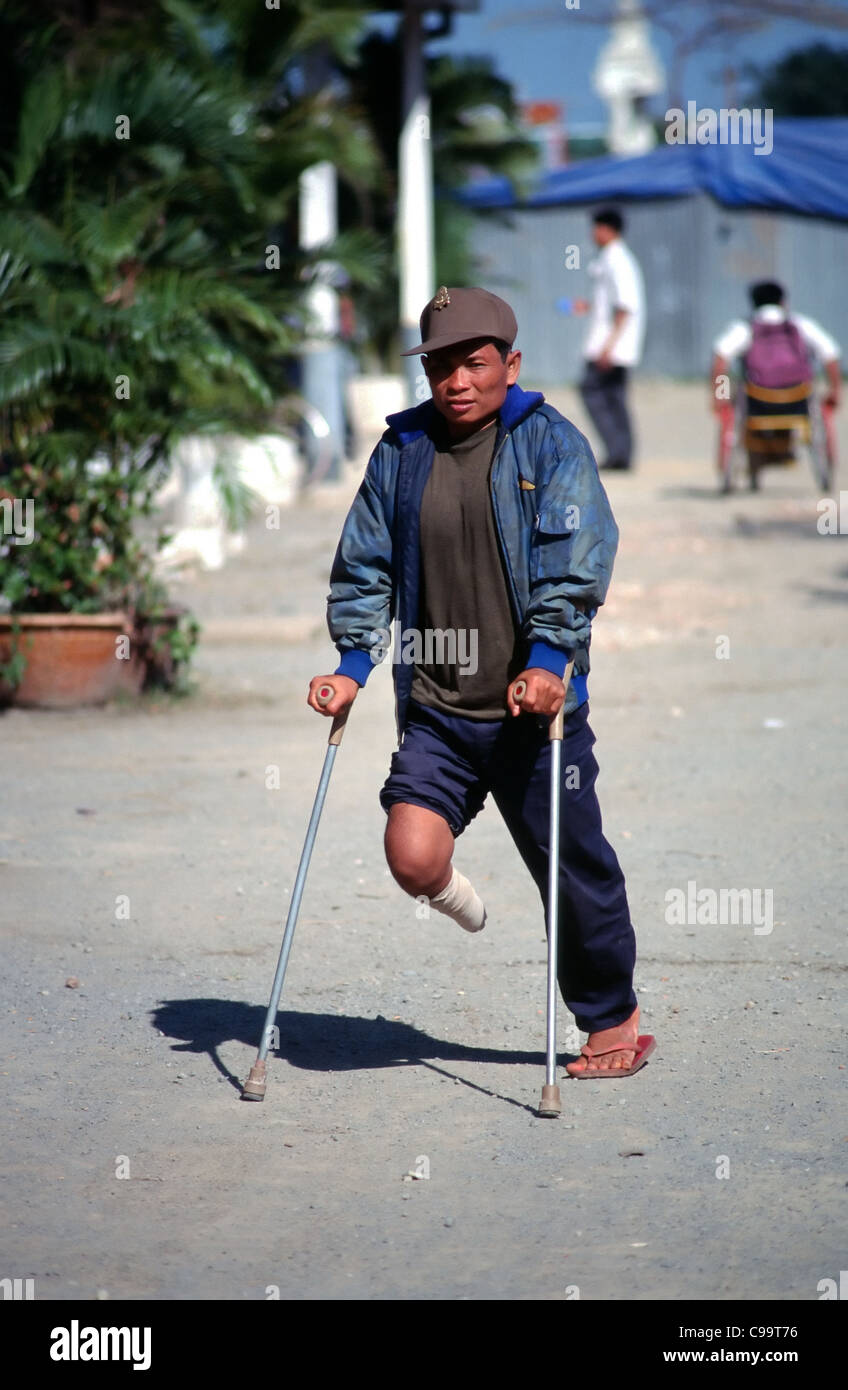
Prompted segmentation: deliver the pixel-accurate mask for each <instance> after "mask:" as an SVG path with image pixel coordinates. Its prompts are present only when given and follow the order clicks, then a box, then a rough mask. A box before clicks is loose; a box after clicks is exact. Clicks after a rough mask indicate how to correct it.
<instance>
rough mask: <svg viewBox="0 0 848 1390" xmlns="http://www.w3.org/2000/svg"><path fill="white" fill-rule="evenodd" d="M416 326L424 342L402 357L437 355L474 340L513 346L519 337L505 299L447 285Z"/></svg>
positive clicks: (487, 293)
mask: <svg viewBox="0 0 848 1390" xmlns="http://www.w3.org/2000/svg"><path fill="white" fill-rule="evenodd" d="M419 323H420V325H421V337H422V340H423V341H422V342H420V343H419V344H418V346H417V347H414V348H407V350H406V352H402V353H401V357H414V356H415V355H416V353H420V352H438V351H439V349H440V348H447V347H453V345H454V343H468V342H471V340H472V339H473V338H498V339H499V340H500V341H501V342H504V343H507V344H508V346H509V347H512V345H513V343H514V342H515V339H516V336H517V334H518V324H517V323H516V321H515V314H514V313H513V312H512V310H511V309H510V307H509V305H508V304H507V302H506V300H504V299H499V298H498V296H497V295H496V294H490V293H489V291H488V290H480V289H466V290H450V289H448V287H447V286H446V285H441V286H440V287H439V289H438V291H437V292H436V294H434V296H433V298H432V299H431V300H430V302H429V304H427V305H425V308H424V312H423V313H422V315H421V318H420V320H419Z"/></svg>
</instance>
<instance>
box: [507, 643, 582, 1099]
mask: <svg viewBox="0 0 848 1390" xmlns="http://www.w3.org/2000/svg"><path fill="white" fill-rule="evenodd" d="M573 670H574V662H573V660H572V661H569V663H568V665H567V666H566V668H565V674H564V675H563V678H562V681H563V685H564V686H565V691H566V697H567V695H568V684H569V681H570V680H571V673H572V671H573ZM526 693H527V682H526V681H524V680H520V681H516V683H515V688H514V690H513V695H514V698H515V702H516V704H519V705H520V704H521V701H522V700H523V698H524V696H525V695H526ZM564 709H565V702H563V705H562V709H560V711H559V714H555V715H554V716H553V718H552V719H551V721H550V724H549V725H548V738H549V739H550V742H551V802H550V829H549V834H548V1019H547V1052H546V1056H545V1084H544V1086H543V1087H542V1098H541V1100H540V1101H539V1109H538V1112H537V1113H538V1114H539V1116H540V1117H541V1118H542V1119H546V1120H553V1119H556V1118H557V1116H558V1115H560V1114H561V1113H562V1101H561V1099H560V1094H559V1086H558V1085H557V1079H556V1060H557V1048H556V1006H557V944H558V943H557V934H558V930H559V794H560V766H561V762H562V756H561V755H562V734H563V723H564V715H563V710H564Z"/></svg>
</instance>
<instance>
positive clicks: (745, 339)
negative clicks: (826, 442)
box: [712, 280, 842, 415]
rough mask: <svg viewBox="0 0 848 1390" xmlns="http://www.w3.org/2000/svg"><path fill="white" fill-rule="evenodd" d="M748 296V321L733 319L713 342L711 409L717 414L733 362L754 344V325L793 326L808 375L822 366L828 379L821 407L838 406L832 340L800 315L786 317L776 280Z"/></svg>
mask: <svg viewBox="0 0 848 1390" xmlns="http://www.w3.org/2000/svg"><path fill="white" fill-rule="evenodd" d="M749 294H750V296H751V304H752V306H753V313H752V315H751V318H750V319H736V320H735V321H734V322H733V323H731V324H730V326H729V327H728V328H726V329H725V331H724V332H723V333H721V334H719V336H718V337H717V338H716V340H715V342H714V343H713V366H712V381H713V410H714V412H715V414H717V415H720V414H721V412H722V409H723V407H724V405H725V402H726V399H727V392H726V390H724V391H723V390H721V389H720V388H721V386H722V384H723V383H724V382H726V380H727V376H728V373H729V370H730V368H731V367H732V365H733V363H734V362H736V361H737V360H740V359H742V360H744V358H745V357H746V356H747V355H748V353H749V352H750V351H751V347H752V346H753V343H754V336H755V334H754V330H755V325H757V324H779V323H780V324H783V323H790V324H794V326H795V328H796V329H797V330H798V334H799V335H800V338H801V342H802V343H803V345H804V348H805V349H806V351H807V354H808V357H809V368H810V376H811V377H812V376H813V375H814V374H815V372H816V371H817V370H818V369H819V368H820V367H823V368H824V370H825V373H826V375H827V379H828V387H829V390H828V394H827V395H826V396H825V398H824V404H825V405H828V406H831V407H832V408H833V409H834V410H835V409H837V408H838V406H839V398H840V393H841V386H842V378H841V371H840V367H839V358H840V355H841V354H840V348H839V344H838V343H837V341H836V339H835V338H832V337H831V336H830V334H829V333H826V332H825V330H824V329H823V328H822V327H821V325H820V324H818V323H816V321H815V319H808V318H807V317H806V316H805V315H803V314H790V313H788V312H787V310H786V309H785V308H784V300H785V298H786V292H785V290H784V288H783V286H782V285H780V284H778V283H777V281H776V280H761V281H759V283H758V284H756V285H752V286H751V288H750V290H749Z"/></svg>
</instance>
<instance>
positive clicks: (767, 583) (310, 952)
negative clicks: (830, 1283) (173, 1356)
mask: <svg viewBox="0 0 848 1390" xmlns="http://www.w3.org/2000/svg"><path fill="white" fill-rule="evenodd" d="M554 399H555V403H556V404H559V405H560V406H561V408H563V409H565V410H566V413H573V418H575V419H576V420H577V421H578V422H580V421H581V419H582V417H581V415H580V414H579V411H578V410H577V409H576V407H574V406H573V402H572V398H571V397H570V396H569V395H568V394H567V393H563V394H562V397H561V398H559V397H555V398H554ZM638 409H639V419H640V433H641V439H642V466H641V468H640V470H639V472H638V473H637V474H636V475H635V476H633V477H614V478H613V480H612V482H611V483H610V485H609V494H610V498H611V501H612V504H613V507H614V510H615V513H616V517H617V520H618V522H619V525H620V528H621V545H620V551H619V557H618V561H617V565H616V571H615V576H614V579H613V585H612V591H611V595H610V599H609V602H608V604H607V605H606V606H605V608H604V609H603V610H602V612H601V614H600V615H599V617H598V619H597V621H596V626H595V636H594V640H593V648H592V653H593V670H592V675H591V677H590V701H591V722H592V725H593V727H594V730H595V733H596V736H597V740H598V741H597V746H596V753H597V756H598V759H599V762H600V766H601V777H600V781H599V793H600V797H601V804H602V807H603V810H604V816H605V826H606V830H607V833H608V835H609V837H610V839H611V840H612V842H613V844H614V845H615V846H616V848H617V850H618V853H619V856H620V859H621V861H622V865H623V867H624V869H625V872H626V875H627V880H628V889H629V895H630V901H631V909H632V913H633V918H634V922H635V923H636V927H637V936H638V941H639V948H640V958H639V963H638V967H637V976H636V979H637V986H638V991H639V995H640V1000H641V1004H642V1010H643V1020H644V1024H645V1027H646V1031H650V1032H653V1033H655V1034H656V1036H657V1038H658V1042H659V1050H658V1054H657V1056H656V1057H655V1058H654V1059H652V1061H651V1063H650V1064H649V1066H648V1067H647V1068H646V1069H645V1070H644V1071H643V1072H642V1073H641V1074H640V1075H638V1076H637V1077H634V1078H632V1079H629V1080H624V1081H618V1082H594V1083H591V1084H588V1083H576V1082H568V1081H567V1079H566V1078H565V1077H563V1081H564V1084H563V1088H562V1090H563V1102H564V1114H563V1118H562V1119H561V1120H560V1121H559V1122H542V1121H539V1120H538V1119H537V1118H535V1115H534V1113H533V1108H534V1106H535V1103H536V1101H537V1099H538V1092H539V1087H540V1085H541V1081H542V1079H543V1074H542V1066H543V1057H542V1053H543V1047H544V981H545V964H544V960H545V948H544V926H543V920H542V912H541V906H540V904H539V901H538V898H537V896H536V894H535V889H534V888H533V885H532V883H531V882H530V880H529V878H528V877H527V876H526V873H525V871H524V869H523V867H522V865H521V863H520V861H519V859H518V857H517V854H516V853H515V851H514V850H513V848H512V846H511V843H510V842H509V840H508V837H507V835H506V832H505V830H504V828H503V825H502V824H501V822H500V820H499V818H498V815H497V812H496V811H495V810H494V808H493V807H489V808H487V810H486V812H485V813H484V814H483V816H481V817H480V818H479V819H478V820H477V821H476V822H475V823H474V825H473V826H472V827H471V829H470V830H469V831H468V833H467V834H466V835H465V836H464V837H463V838H462V839H461V841H460V842H459V845H458V848H457V863H458V865H459V867H460V868H461V869H462V870H463V871H464V872H465V873H467V874H468V875H469V877H471V879H472V880H473V882H474V883H475V885H476V886H477V887H478V888H479V890H480V892H481V894H482V895H483V896H484V898H485V899H486V901H487V904H488V908H489V923H488V925H487V928H486V930H485V931H484V932H483V933H482V934H481V935H480V936H478V937H469V936H467V935H466V934H465V933H463V932H462V931H460V930H459V929H458V928H456V927H455V926H454V925H453V924H452V923H451V922H449V921H447V920H446V919H444V918H440V917H435V916H434V918H433V919H432V920H430V921H426V920H419V918H418V917H417V915H416V904H415V903H414V902H412V901H411V900H409V899H407V898H405V897H404V895H403V894H402V893H401V892H400V890H399V889H398V888H397V887H396V886H395V885H394V884H393V882H392V881H391V880H390V878H389V876H388V873H387V870H386V868H385V864H384V861H383V856H382V848H381V834H382V828H383V813H382V811H381V809H380V807H379V805H378V802H377V792H378V790H379V787H380V785H381V783H382V781H383V778H384V776H385V773H386V769H387V765H388V759H389V756H390V753H391V750H392V748H393V746H394V731H393V719H392V696H391V686H390V679H389V672H388V669H387V668H386V669H380V670H379V671H378V672H377V673H375V675H374V677H373V678H372V680H371V682H370V683H369V686H368V687H367V689H366V691H365V692H364V693H363V695H362V696H361V697H360V698H359V699H358V701H357V704H356V706H355V708H354V710H353V712H352V715H351V719H350V723H349V726H348V732H347V735H346V738H345V742H344V744H343V746H342V748H341V750H340V755H339V758H338V760H337V764H336V772H335V774H334V781H333V784H332V786H331V789H330V795H329V800H328V805H327V809H326V812H325V817H324V820H323V822H322V825H321V829H320V832H319V838H318V844H317V847H316V851H315V857H314V860H313V869H312V872H311V875H310V879H309V882H308V884H307V889H306V895H305V899H304V904H303V910H302V915H301V920H300V924H299V926H298V934H297V937H296V939H295V945H294V951H293V955H292V960H291V966H290V971H289V976H288V980H287V985H286V993H285V996H284V1001H283V1004H284V1007H283V1011H282V1014H281V1016H280V1020H279V1022H280V1033H281V1036H280V1046H279V1052H278V1054H277V1055H276V1056H275V1057H274V1059H273V1061H272V1064H271V1066H270V1081H269V1088H268V1095H267V1098H266V1100H265V1102H264V1104H262V1105H246V1104H244V1103H242V1102H241V1101H240V1100H239V1082H240V1080H241V1079H242V1078H243V1077H244V1076H245V1075H246V1073H247V1069H248V1067H249V1065H250V1062H251V1060H252V1057H253V1055H254V1052H255V1046H256V1041H257V1037H258V1034H259V1031H260V1028H261V1024H262V1018H263V1014H264V1008H265V1004H266V1001H267V994H268V990H269V987H270V982H271V977H272V975H273V969H274V963H275V960H276V955H277V951H278V949H279V941H280V935H281V928H282V922H283V920H284V917H285V911H286V904H287V900H288V894H289V892H290V889H291V884H292V881H293V877H294V870H295V867H296V864H297V858H298V855H299V852H300V847H301V843H302V838H303V833H304V829H305V824H306V818H307V815H308V810H309V805H310V803H311V798H312V795H313V792H314V787H315V783H316V781H317V776H318V772H319V769H320V764H321V760H322V757H323V751H324V740H325V737H326V731H327V730H326V725H324V724H323V723H319V720H318V718H317V716H315V715H314V714H313V713H312V712H311V711H309V710H308V709H307V708H306V706H305V704H304V693H305V688H306V684H307V682H308V679H309V677H310V676H311V675H313V674H315V673H317V672H319V671H323V670H326V669H332V665H333V664H335V662H334V658H333V653H332V649H331V648H330V646H329V643H328V641H327V639H326V636H325V632H324V626H323V599H324V596H325V593H326V588H327V573H328V569H329V562H330V559H331V556H332V552H333V549H334V546H335V541H336V538H337V534H338V529H339V526H340V524H341V520H342V517H343V514H344V509H345V508H344V501H343V499H342V498H341V497H340V496H337V497H336V498H327V497H325V498H324V499H323V501H321V502H314V503H312V504H310V505H306V506H302V507H299V508H298V509H297V510H293V511H291V512H288V513H284V514H283V516H282V520H281V527H280V530H279V531H273V530H266V529H264V527H263V526H262V524H261V523H257V524H256V525H255V527H254V528H253V529H252V531H251V533H250V543H249V545H248V547H247V550H246V553H245V555H244V556H243V557H242V558H241V559H240V560H238V561H234V562H232V563H231V564H230V566H229V567H228V568H227V569H226V570H225V571H223V572H222V573H219V574H216V575H211V576H206V577H204V578H202V579H200V580H198V581H197V582H195V583H193V584H191V585H189V586H188V588H187V590H186V591H185V592H186V597H187V598H188V599H189V601H191V602H192V603H193V604H194V606H195V607H196V609H197V611H198V612H199V613H200V616H201V617H202V618H203V620H204V621H205V622H206V623H207V635H206V640H205V642H204V644H203V647H202V649H201V652H200V655H199V659H198V674H199V691H198V694H197V696H196V697H195V698H194V699H193V700H190V701H185V702H182V703H177V704H171V703H169V702H167V701H159V702H154V703H148V704H145V705H144V706H142V707H133V706H131V705H128V706H121V707H115V708H110V709H108V710H105V711H102V710H101V711H88V712H75V713H37V712H21V711H18V712H12V713H8V714H6V715H5V716H3V717H2V719H0V737H2V746H3V757H2V770H3V778H2V780H3V784H4V795H3V798H2V806H0V827H1V828H2V839H0V856H2V862H0V872H2V880H0V882H2V884H3V889H2V902H1V903H0V913H1V914H2V921H3V928H2V930H3V951H4V956H5V961H6V965H5V969H4V971H3V981H2V1017H3V1057H4V1061H3V1063H2V1071H3V1081H4V1083H5V1085H4V1089H5V1092H6V1101H5V1118H6V1121H7V1133H8V1138H7V1143H6V1177H5V1181H4V1183H3V1187H2V1203H3V1206H4V1208H5V1212H4V1219H3V1229H4V1232H5V1234H4V1237H3V1255H2V1266H3V1267H2V1269H0V1274H1V1275H3V1276H10V1277H11V1276H16V1277H32V1278H34V1280H35V1294H36V1297H37V1298H58V1299H77V1298H83V1299H86V1298H91V1299H94V1298H96V1297H98V1296H99V1297H101V1298H106V1297H108V1298H112V1299H119V1298H130V1299H184V1298H201V1299H225V1300H262V1299H266V1298H269V1297H274V1296H276V1294H277V1293H278V1294H279V1297H280V1298H283V1299H347V1298H364V1299H374V1300H383V1299H391V1300H395V1299H415V1300H418V1299H422V1300H433V1299H451V1300H458V1299H469V1300H480V1299H488V1298H493V1299H518V1300H521V1299H545V1300H559V1299H562V1300H565V1299H573V1298H575V1297H578V1296H579V1297H580V1298H581V1299H588V1300H593V1299H595V1300H603V1299H609V1300H626V1299H644V1298H660V1299H669V1300H677V1299H681V1298H699V1299H709V1300H712V1299H715V1300H725V1299H743V1300H746V1299H754V1298H766V1299H792V1300H810V1299H817V1298H818V1297H819V1293H818V1292H817V1285H818V1283H819V1281H820V1280H822V1279H824V1278H838V1272H839V1270H840V1268H843V1267H844V1266H845V1256H846V1251H845V1244H844V1229H845V1227H844V1215H843V1208H844V1204H845V1200H846V1188H845V1177H844V1157H845V1137H844V1133H843V1126H841V1125H840V1124H839V1123H838V1121H837V1119H836V1115H837V1109H836V1105H837V1098H838V1096H839V1093H840V1091H841V1089H842V1087H843V1086H844V1078H845V1069H844V1053H843V1048H842V1040H843V1037H844V1031H843V1030H844V1005H843V1004H842V1003H841V1001H842V999H843V998H844V979H845V974H844V972H845V957H844V948H843V940H844V930H845V907H844V897H843V885H844V882H845V849H844V844H845V827H844V820H845V814H846V797H845V765H846V739H845V733H846V709H848V702H846V698H845V688H846V679H847V678H848V660H847V659H846V614H848V608H847V607H846V604H848V544H846V536H822V535H820V534H819V533H818V532H817V528H816V520H817V511H816V502H817V500H818V494H817V492H816V489H815V487H814V485H813V483H812V481H811V479H810V477H809V476H808V475H806V474H805V473H804V472H803V471H802V469H801V468H800V467H799V468H796V469H794V470H792V471H788V472H786V473H783V474H777V473H772V474H770V475H767V477H766V480H765V485H764V491H763V492H762V493H761V494H760V495H757V496H749V495H739V496H736V497H733V498H731V499H729V500H728V499H719V498H718V497H717V496H715V495H714V482H713V476H712V471H711V451H712V438H711V430H710V427H709V424H708V422H707V420H706V417H705V414H704V401H703V393H702V392H701V391H700V390H696V389H695V388H686V387H677V388H671V387H667V386H659V385H657V386H653V385H651V384H644V385H643V386H642V388H641V391H640V395H639V400H638ZM844 442H845V441H843V443H844ZM845 500H846V504H848V496H846V499H845ZM845 512H846V515H845V527H846V531H848V505H846V508H845ZM275 769H278V772H279V775H278V776H277V774H276V772H275ZM690 885H693V886H692V887H690ZM745 889H749V890H751V894H750V896H749V898H748V899H747V900H748V901H750V902H751V903H752V904H753V905H754V906H753V907H752V913H753V911H754V907H756V905H757V904H759V909H758V911H759V915H758V916H757V918H756V920H754V917H753V915H752V916H750V917H749V920H748V921H747V922H745V921H741V920H737V921H735V922H734V921H725V922H724V924H722V922H721V921H716V920H713V916H721V915H722V909H721V903H722V901H724V903H725V907H727V904H728V903H730V902H731V901H733V902H735V903H736V904H737V905H738V904H739V903H743V902H744V901H745V898H744V896H742V897H740V896H738V895H737V896H736V897H735V898H731V897H729V896H728V891H727V890H745ZM673 890H679V893H678V895H677V899H676V901H678V903H679V902H685V903H686V904H687V906H686V908H685V910H683V911H682V916H683V918H684V920H682V921H681V920H678V919H676V918H675V913H674V910H673V906H672V909H671V910H670V906H669V905H670V903H671V904H673V902H674V901H675V899H674V895H673ZM703 890H711V892H712V896H711V895H710V893H707V894H706V896H702V897H701V898H698V897H697V895H698V894H700V893H702V892H703ZM722 890H725V897H724V900H722V898H721V892H722ZM693 894H694V895H696V896H695V897H694V899H692V895H693ZM690 900H693V901H694V902H696V903H698V904H700V915H699V913H698V912H697V911H696V912H694V913H693V912H692V911H691V910H690V907H689V905H688V904H689V903H690ZM769 902H770V904H771V906H770V908H769V906H768V904H769ZM711 903H712V904H718V905H719V906H718V909H717V911H716V913H715V914H712V909H711V906H710V904H711ZM740 913H741V908H740V912H739V913H737V914H736V915H737V916H739V915H740ZM724 916H725V917H726V916H727V911H725V912H724ZM74 976H75V977H78V979H79V982H80V983H79V987H78V988H68V987H66V985H65V981H66V979H67V978H68V977H74ZM568 1022H569V1020H568V1019H567V1018H566V1017H563V1018H562V1019H561V1023H560V1028H561V1036H562V1037H563V1038H565V1037H566V1036H567V1033H566V1030H567V1025H568ZM840 1025H841V1026H840ZM10 1121H11V1122H12V1123H10ZM410 1172H415V1173H417V1174H418V1176H417V1177H415V1178H411V1179H409V1180H407V1181H404V1175H405V1174H408V1173H410Z"/></svg>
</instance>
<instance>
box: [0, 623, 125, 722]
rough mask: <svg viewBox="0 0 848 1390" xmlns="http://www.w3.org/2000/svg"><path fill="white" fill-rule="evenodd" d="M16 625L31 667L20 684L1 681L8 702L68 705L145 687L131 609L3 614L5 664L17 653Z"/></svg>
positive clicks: (0, 641)
mask: <svg viewBox="0 0 848 1390" xmlns="http://www.w3.org/2000/svg"><path fill="white" fill-rule="evenodd" d="M14 627H19V628H20V632H19V633H18V637H17V645H18V650H20V651H22V652H23V655H24V656H25V657H26V669H25V671H24V673H23V677H22V679H21V681H20V683H19V684H18V685H17V686H16V687H10V686H8V685H4V684H3V682H2V681H0V697H1V698H2V699H3V700H4V701H5V702H7V703H11V704H14V705H23V706H36V707H39V708H42V709H67V708H69V707H71V706H74V705H102V704H104V703H105V702H106V701H107V700H111V699H113V698H114V696H116V695H119V694H128V695H137V694H138V693H139V691H140V690H141V687H142V683H143V681H144V675H145V669H146V664H145V661H144V659H143V656H142V654H141V652H140V651H139V650H138V644H137V642H136V641H135V640H134V639H133V624H132V619H131V618H130V617H129V615H128V614H126V613H20V614H16V615H14V616H13V615H11V614H8V613H4V614H0V665H2V664H5V663H6V662H7V661H9V659H10V657H11V656H12V654H13V652H14V649H15V635H14V631H13V629H14ZM122 638H123V639H126V640H125V641H121V640H120V639H122Z"/></svg>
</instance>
